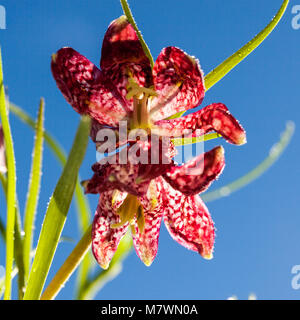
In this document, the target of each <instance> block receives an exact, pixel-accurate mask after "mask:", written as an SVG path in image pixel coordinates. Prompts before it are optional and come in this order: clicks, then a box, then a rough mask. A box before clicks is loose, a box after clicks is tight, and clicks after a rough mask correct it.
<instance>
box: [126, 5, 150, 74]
mask: <svg viewBox="0 0 300 320" xmlns="http://www.w3.org/2000/svg"><path fill="white" fill-rule="evenodd" d="M120 1H121V5H122V8H123V11H124V13H125V15H126V18H127V20H128V21H129V23H130V24H131V25H132V27H133V28H134V30H135V32H136V34H137V36H138V38H139V40H140V43H141V45H142V48H143V50H144V52H145V55H146V56H147V57H148V59H149V61H150V64H151V67H152V68H153V66H154V61H153V57H152V55H151V52H150V50H149V47H148V46H147V44H146V42H145V40H144V39H143V36H142V34H141V31H140V30H139V28H138V27H137V25H136V22H135V21H134V18H133V15H132V12H131V10H130V8H129V4H128V2H127V0H120Z"/></svg>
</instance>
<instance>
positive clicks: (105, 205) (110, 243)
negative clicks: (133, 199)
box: [92, 190, 128, 269]
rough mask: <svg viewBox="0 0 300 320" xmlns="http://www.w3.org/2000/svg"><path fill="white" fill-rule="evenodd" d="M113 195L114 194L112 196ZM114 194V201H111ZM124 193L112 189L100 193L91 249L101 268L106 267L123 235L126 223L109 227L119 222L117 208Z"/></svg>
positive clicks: (126, 226) (123, 197) (124, 196)
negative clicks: (116, 226) (117, 226)
mask: <svg viewBox="0 0 300 320" xmlns="http://www.w3.org/2000/svg"><path fill="white" fill-rule="evenodd" d="M114 195H115V196H114ZM113 196H114V201H113ZM126 196H127V194H126V193H124V192H123V193H121V192H119V193H117V196H116V193H114V191H113V190H111V191H107V192H103V193H102V194H101V195H100V199H99V204H98V207H97V210H96V214H95V217H94V221H93V228H92V251H93V254H94V256H95V258H96V260H97V261H98V263H99V264H100V266H101V267H102V268H103V269H107V268H108V266H109V263H110V261H111V259H112V257H113V255H114V253H115V251H116V250H117V247H118V244H119V242H120V240H121V239H122V237H123V236H124V235H125V233H126V231H127V228H128V223H126V224H124V225H123V226H121V227H119V228H114V229H113V228H111V225H112V224H116V223H119V222H120V217H119V215H118V214H117V212H116V211H117V209H118V208H119V207H120V206H121V204H122V203H123V201H124V199H125V198H126Z"/></svg>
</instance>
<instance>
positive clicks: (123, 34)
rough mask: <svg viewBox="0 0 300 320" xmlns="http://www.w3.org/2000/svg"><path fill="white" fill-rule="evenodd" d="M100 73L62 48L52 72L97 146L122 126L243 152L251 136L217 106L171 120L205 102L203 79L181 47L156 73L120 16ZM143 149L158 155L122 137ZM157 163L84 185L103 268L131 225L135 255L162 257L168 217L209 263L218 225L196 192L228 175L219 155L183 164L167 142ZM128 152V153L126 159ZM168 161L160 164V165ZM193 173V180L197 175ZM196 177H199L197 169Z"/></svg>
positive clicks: (123, 167) (174, 232) (106, 172)
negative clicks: (208, 137) (87, 120)
mask: <svg viewBox="0 0 300 320" xmlns="http://www.w3.org/2000/svg"><path fill="white" fill-rule="evenodd" d="M100 67H101V70H100V69H99V68H97V67H96V66H95V65H94V64H93V63H92V62H90V61H89V60H88V59H87V58H85V57H84V56H82V55H81V54H79V53H78V52H76V51H75V50H73V49H71V48H62V49H60V50H59V51H58V52H57V53H56V54H54V55H53V57H52V63H51V68H52V73H53V76H54V78H55V80H56V82H57V85H58V87H59V88H60V90H61V91H62V93H63V95H64V96H65V98H66V100H67V101H68V102H69V103H70V104H71V105H72V107H73V108H74V109H75V110H76V111H77V112H78V113H80V114H88V115H90V116H91V118H92V119H93V126H92V129H91V138H92V139H93V140H94V141H95V142H97V139H96V135H97V132H98V131H99V130H100V129H103V128H111V129H112V130H114V132H115V133H116V135H117V136H118V128H119V124H120V121H123V120H124V121H127V122H128V123H129V129H128V131H130V130H132V129H137V128H142V129H145V130H146V131H147V134H149V135H150V134H154V135H157V136H159V140H158V141H159V143H158V144H159V147H158V150H159V151H161V150H163V148H162V146H163V145H164V142H163V141H164V140H163V139H162V137H164V136H167V137H179V136H182V135H190V136H198V135H199V134H200V135H203V134H205V133H207V132H210V131H215V132H217V133H219V134H220V135H222V136H223V137H224V138H225V139H226V140H227V141H228V142H230V143H233V144H237V145H241V144H243V143H245V142H246V134H245V131H244V130H243V128H242V127H241V126H240V124H239V123H238V121H237V120H236V119H235V118H234V117H233V116H232V115H231V114H230V113H229V111H228V109H227V107H226V106H225V105H224V104H221V103H215V104H211V105H209V106H207V107H205V108H203V109H201V110H200V111H197V112H194V113H192V114H189V115H187V116H185V117H182V118H178V119H173V120H168V119H167V118H168V117H170V116H172V115H174V114H176V113H178V112H182V111H186V110H188V109H192V108H195V107H197V106H198V105H199V104H201V102H202V100H203V98H204V95H205V87H204V78H203V73H202V71H201V69H200V66H199V63H198V61H197V60H196V59H195V58H194V57H191V56H189V55H188V54H186V53H185V52H183V51H182V50H180V49H178V48H176V47H167V48H164V49H163V50H162V52H161V53H160V54H159V56H158V58H157V60H156V62H155V64H154V67H153V70H152V69H151V65H150V62H149V59H148V58H147V56H146V55H145V53H144V51H143V48H142V46H141V44H140V42H139V39H138V37H137V35H136V32H135V31H134V29H133V27H132V26H131V25H130V24H129V22H128V21H127V19H126V17H124V16H122V17H120V18H119V19H117V20H115V21H113V22H112V23H111V25H110V26H109V28H108V30H107V32H106V34H105V37H104V41H103V46H102V56H101V62H100ZM128 141H129V143H130V145H132V144H137V145H140V146H141V148H142V149H143V148H144V149H147V150H152V149H153V144H152V143H151V142H150V140H147V141H131V140H130V139H127V138H125V139H123V140H122V138H121V137H119V136H118V142H117V145H116V146H115V147H116V148H117V147H119V146H120V145H123V144H126V143H127V142H128ZM164 150H165V151H164V152H162V155H161V156H160V158H159V161H158V163H156V164H152V163H151V162H150V163H147V164H141V163H131V162H130V161H128V162H127V163H121V161H120V154H118V155H117V156H115V157H116V158H115V163H113V164H111V163H110V164H99V163H97V164H95V165H94V166H93V170H94V176H93V177H92V179H90V180H88V181H85V182H84V186H85V189H86V192H90V193H101V194H100V199H99V204H98V208H97V211H96V215H95V218H94V223H93V235H92V238H93V241H92V244H93V252H94V255H95V257H96V259H97V261H98V262H99V264H100V265H101V266H102V267H104V268H106V267H108V265H109V262H110V260H111V258H112V256H113V254H114V252H115V251H116V249H117V246H118V243H119V241H120V240H121V238H122V237H123V235H124V234H125V233H126V230H127V229H128V227H129V226H131V228H132V235H133V242H134V245H135V249H136V251H137V253H138V255H139V256H140V258H141V259H142V260H143V261H144V263H145V264H146V265H150V264H151V263H152V261H153V259H154V257H155V255H156V253H157V246H158V237H159V229H160V224H161V221H162V219H164V222H165V224H166V226H167V228H168V230H169V232H170V234H171V236H172V237H173V238H174V239H175V240H176V241H178V242H179V243H180V244H182V245H183V246H185V247H187V248H188V249H191V250H194V251H197V252H199V253H200V254H201V255H202V256H203V257H206V258H209V257H211V256H212V251H213V245H214V238H215V234H214V226H213V222H212V219H211V217H210V214H209V212H208V210H207V208H206V206H205V205H204V203H203V202H202V200H201V199H200V197H199V195H198V193H200V192H203V191H204V190H206V189H207V187H208V186H209V185H210V184H211V182H212V181H213V180H215V179H216V178H217V177H218V176H219V174H220V173H221V172H222V170H223V168H224V165H225V160H224V151H223V148H222V147H217V148H215V149H213V150H211V151H209V152H206V153H204V154H202V155H200V156H198V157H196V158H195V159H193V160H192V161H190V162H188V163H186V164H184V165H182V166H177V165H176V164H175V163H174V161H173V160H172V157H173V156H174V150H175V149H174V147H173V146H172V144H171V143H167V147H166V148H165V149H164ZM125 152H127V151H125ZM164 156H165V158H167V159H169V162H168V163H163V161H162V158H163V157H164ZM191 170H192V171H193V173H191ZM197 170H198V171H197Z"/></svg>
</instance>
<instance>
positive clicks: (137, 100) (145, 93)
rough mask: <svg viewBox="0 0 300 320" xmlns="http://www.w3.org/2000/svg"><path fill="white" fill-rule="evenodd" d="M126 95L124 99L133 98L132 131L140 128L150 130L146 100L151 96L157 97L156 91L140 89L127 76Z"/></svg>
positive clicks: (130, 76)
mask: <svg viewBox="0 0 300 320" xmlns="http://www.w3.org/2000/svg"><path fill="white" fill-rule="evenodd" d="M127 90H128V93H127V95H126V99H128V100H129V99H131V98H133V109H134V110H133V121H132V125H131V127H132V129H136V128H142V129H148V128H150V120H149V110H148V100H149V98H151V97H153V96H157V93H156V91H155V90H154V89H153V87H150V88H145V87H141V86H140V85H139V84H138V83H137V82H136V81H135V80H134V79H133V77H132V75H129V79H128V85H127Z"/></svg>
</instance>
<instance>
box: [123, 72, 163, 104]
mask: <svg viewBox="0 0 300 320" xmlns="http://www.w3.org/2000/svg"><path fill="white" fill-rule="evenodd" d="M127 90H128V93H127V95H126V99H127V100H129V99H131V98H132V97H134V96H135V97H136V98H137V99H139V100H141V99H143V97H144V94H146V95H148V96H157V93H156V91H155V90H154V89H153V88H145V87H141V86H140V85H139V84H138V83H137V82H136V81H135V80H134V79H133V78H132V77H130V78H129V79H128V84H127Z"/></svg>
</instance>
